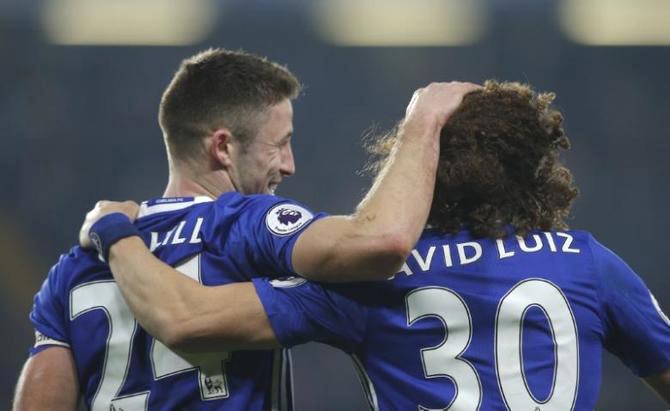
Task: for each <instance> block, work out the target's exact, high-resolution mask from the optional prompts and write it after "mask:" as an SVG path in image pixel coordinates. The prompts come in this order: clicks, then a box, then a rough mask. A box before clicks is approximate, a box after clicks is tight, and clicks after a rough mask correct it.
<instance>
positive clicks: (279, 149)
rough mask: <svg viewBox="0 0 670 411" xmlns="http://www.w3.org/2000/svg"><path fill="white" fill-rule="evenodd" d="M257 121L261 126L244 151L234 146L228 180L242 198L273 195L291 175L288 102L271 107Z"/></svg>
mask: <svg viewBox="0 0 670 411" xmlns="http://www.w3.org/2000/svg"><path fill="white" fill-rule="evenodd" d="M261 119H262V120H261V121H262V122H263V124H262V125H261V127H260V129H259V131H258V134H257V135H256V137H255V138H254V139H253V141H252V142H251V143H250V144H249V145H248V146H247V147H244V148H243V147H241V146H240V145H239V143H235V144H236V146H237V147H236V148H237V150H235V155H233V156H232V157H233V158H232V162H233V169H232V170H231V177H232V179H233V184H234V185H235V187H236V188H237V191H239V192H240V193H242V194H274V191H275V189H276V188H277V186H278V185H279V183H281V181H282V179H283V178H284V177H288V176H290V175H292V174H293V173H295V163H294V162H293V151H292V149H291V135H292V134H293V106H292V105H291V101H290V100H288V99H286V100H284V101H282V102H280V103H278V104H276V105H274V106H271V107H270V108H268V109H267V110H266V113H265V115H263V116H261Z"/></svg>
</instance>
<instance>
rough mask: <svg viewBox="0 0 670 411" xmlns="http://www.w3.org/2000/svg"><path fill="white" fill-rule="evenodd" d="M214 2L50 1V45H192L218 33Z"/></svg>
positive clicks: (46, 16) (46, 11)
mask: <svg viewBox="0 0 670 411" xmlns="http://www.w3.org/2000/svg"><path fill="white" fill-rule="evenodd" d="M215 20H216V10H215V7H214V4H213V3H212V2H211V1H209V0H141V1H134V0H49V1H46V2H44V7H43V9H42V13H41V23H42V27H43V30H44V32H45V34H46V36H47V38H48V39H49V41H50V42H52V43H55V44H60V45H138V46H139V45H151V46H171V45H187V44H194V43H197V42H199V41H201V40H202V39H203V38H205V36H207V34H208V33H209V32H210V31H211V30H212V28H213V27H214V23H215Z"/></svg>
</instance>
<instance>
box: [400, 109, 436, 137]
mask: <svg viewBox="0 0 670 411" xmlns="http://www.w3.org/2000/svg"><path fill="white" fill-rule="evenodd" d="M402 129H403V133H402V134H407V133H412V135H414V134H417V135H434V134H435V133H439V132H440V131H441V130H442V122H441V121H440V118H439V117H438V116H437V114H436V113H415V114H413V115H411V116H409V117H407V118H405V121H403V124H402Z"/></svg>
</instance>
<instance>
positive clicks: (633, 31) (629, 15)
mask: <svg viewBox="0 0 670 411" xmlns="http://www.w3.org/2000/svg"><path fill="white" fill-rule="evenodd" d="M559 21H560V24H561V28H562V29H563V31H564V32H565V34H566V35H567V36H568V37H570V38H571V39H572V40H574V41H575V42H577V43H581V44H586V45H591V46H663V45H670V24H669V23H668V22H669V21H670V2H669V1H668V0H637V1H630V0H563V1H562V2H561V3H560V9H559Z"/></svg>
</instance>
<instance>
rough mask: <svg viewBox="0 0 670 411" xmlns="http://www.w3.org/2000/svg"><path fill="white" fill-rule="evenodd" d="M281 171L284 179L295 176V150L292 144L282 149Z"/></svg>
mask: <svg viewBox="0 0 670 411" xmlns="http://www.w3.org/2000/svg"><path fill="white" fill-rule="evenodd" d="M279 171H280V172H281V174H282V176H284V177H288V176H292V175H293V174H295V161H294V160H293V149H292V148H291V144H290V143H289V144H287V145H286V146H285V147H284V148H283V149H282V153H281V168H280V169H279Z"/></svg>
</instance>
